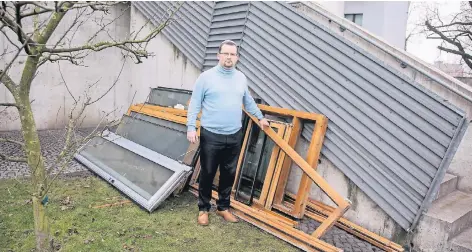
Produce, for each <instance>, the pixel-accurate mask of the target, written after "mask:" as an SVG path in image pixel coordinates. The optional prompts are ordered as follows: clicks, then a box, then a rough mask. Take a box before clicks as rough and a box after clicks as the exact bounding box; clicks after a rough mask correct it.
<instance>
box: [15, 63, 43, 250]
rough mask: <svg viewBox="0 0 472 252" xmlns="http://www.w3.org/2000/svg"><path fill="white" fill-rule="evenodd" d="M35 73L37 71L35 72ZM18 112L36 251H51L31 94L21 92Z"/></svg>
mask: <svg viewBox="0 0 472 252" xmlns="http://www.w3.org/2000/svg"><path fill="white" fill-rule="evenodd" d="M34 72H35V71H34ZM34 72H33V75H34ZM17 98H18V99H17V101H16V102H17V104H18V112H19V114H20V120H21V131H22V134H23V138H24V142H25V152H26V156H27V160H28V166H29V167H30V170H31V179H32V184H33V189H32V190H33V191H32V201H33V214H34V230H35V235H36V249H37V250H38V251H40V252H43V251H51V250H52V248H51V245H50V244H51V243H50V233H49V221H48V218H47V216H46V208H45V205H44V204H43V203H42V200H43V199H44V197H45V195H44V190H45V189H46V182H47V181H46V170H45V167H44V159H43V157H42V154H41V145H40V142H39V137H38V132H37V130H36V123H35V121H34V117H33V111H32V108H31V104H30V101H29V92H21V91H20V93H19V95H18V97H17Z"/></svg>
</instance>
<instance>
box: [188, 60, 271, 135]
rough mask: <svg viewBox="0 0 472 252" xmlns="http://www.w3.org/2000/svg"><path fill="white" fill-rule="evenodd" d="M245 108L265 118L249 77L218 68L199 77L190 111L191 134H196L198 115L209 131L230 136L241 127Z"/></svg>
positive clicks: (191, 100) (236, 71)
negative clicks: (252, 91) (255, 99)
mask: <svg viewBox="0 0 472 252" xmlns="http://www.w3.org/2000/svg"><path fill="white" fill-rule="evenodd" d="M242 105H244V108H245V109H246V111H247V112H249V113H250V114H252V115H254V116H255V117H257V118H258V119H259V120H260V119H262V118H263V115H262V113H261V111H260V110H259V108H258V107H257V105H256V103H255V102H254V99H253V98H252V96H251V95H250V93H249V91H248V87H247V79H246V76H245V75H244V74H243V73H241V72H240V71H238V70H235V69H234V68H232V69H226V68H223V67H222V66H220V65H217V66H215V67H213V68H211V69H209V70H207V71H205V72H203V73H202V74H200V76H199V77H198V79H197V81H196V82H195V86H194V89H193V92H192V98H191V99H190V104H189V108H188V115H187V131H195V127H196V119H197V115H198V113H199V112H200V109H201V110H202V116H201V119H200V123H201V125H202V127H204V128H205V129H206V130H208V131H211V132H213V133H216V134H223V135H229V134H234V133H236V132H237V131H238V130H239V129H240V128H241V119H242Z"/></svg>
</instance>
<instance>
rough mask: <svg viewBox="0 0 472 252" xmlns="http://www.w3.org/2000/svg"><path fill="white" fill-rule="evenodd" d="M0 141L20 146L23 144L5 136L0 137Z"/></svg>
mask: <svg viewBox="0 0 472 252" xmlns="http://www.w3.org/2000/svg"><path fill="white" fill-rule="evenodd" d="M0 142H7V143H14V144H18V145H20V146H22V147H24V146H25V144H24V143H23V142H20V141H16V140H11V139H6V138H0Z"/></svg>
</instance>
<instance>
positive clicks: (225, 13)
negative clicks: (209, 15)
mask: <svg viewBox="0 0 472 252" xmlns="http://www.w3.org/2000/svg"><path fill="white" fill-rule="evenodd" d="M248 8H249V4H248V2H216V4H215V10H214V12H213V19H212V24H211V27H210V34H209V36H208V44H207V46H206V52H205V58H204V61H203V68H202V70H203V71H205V70H208V69H210V68H212V67H214V66H216V64H218V60H217V58H216V54H217V52H218V47H219V45H220V43H221V42H223V41H224V40H226V39H231V40H233V41H234V42H235V43H236V44H237V45H238V46H239V45H240V44H241V38H242V36H243V30H244V27H245V26H244V24H245V22H246V16H247V11H248Z"/></svg>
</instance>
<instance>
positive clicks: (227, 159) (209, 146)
mask: <svg viewBox="0 0 472 252" xmlns="http://www.w3.org/2000/svg"><path fill="white" fill-rule="evenodd" d="M241 139H242V130H241V129H240V130H239V131H238V132H236V133H234V134H231V135H221V134H216V133H213V132H210V131H208V130H206V129H205V128H203V127H202V129H201V132H200V165H201V169H200V179H199V188H198V209H199V211H210V208H211V205H210V200H211V191H212V184H213V179H214V178H215V174H216V170H217V169H218V166H219V167H220V180H219V185H218V200H217V201H216V205H217V209H218V211H224V210H227V209H228V208H229V205H230V197H231V189H232V187H233V183H234V176H235V174H236V166H237V164H238V158H239V153H240V151H241Z"/></svg>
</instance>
